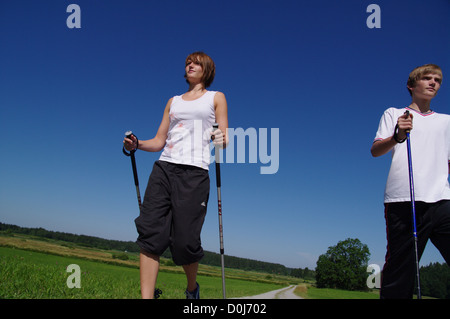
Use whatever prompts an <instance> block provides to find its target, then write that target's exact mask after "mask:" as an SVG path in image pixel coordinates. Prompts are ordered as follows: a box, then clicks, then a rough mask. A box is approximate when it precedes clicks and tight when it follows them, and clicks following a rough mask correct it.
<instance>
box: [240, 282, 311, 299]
mask: <svg viewBox="0 0 450 319" xmlns="http://www.w3.org/2000/svg"><path fill="white" fill-rule="evenodd" d="M296 287H297V286H295V285H291V286H289V287H285V288H281V289H278V290H272V291H269V292H266V293H263V294H260V295H255V296H247V297H241V298H238V299H303V298H301V297H299V296H297V295H296V294H294V290H295V288H296Z"/></svg>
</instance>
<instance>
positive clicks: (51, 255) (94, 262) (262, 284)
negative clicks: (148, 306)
mask: <svg viewBox="0 0 450 319" xmlns="http://www.w3.org/2000/svg"><path fill="white" fill-rule="evenodd" d="M123 254H124V252H119V251H108V250H101V249H96V248H89V247H83V246H79V245H76V244H74V243H67V242H62V241H56V240H52V239H45V238H40V237H33V236H29V235H19V234H1V233H0V299H139V298H140V297H141V296H140V281H139V256H138V254H136V253H126V255H127V257H128V259H127V260H121V259H117V258H114V256H117V255H123ZM71 264H75V265H78V266H79V268H80V288H76V287H73V288H69V287H68V284H67V282H68V281H69V284H70V283H72V282H73V280H71V275H72V274H73V273H72V272H68V271H67V267H68V266H69V265H71ZM225 264H226V257H225ZM225 274H226V292H227V298H237V297H243V296H252V295H258V294H262V293H265V292H268V291H271V290H276V289H280V288H283V287H287V286H289V285H296V286H297V288H296V290H295V293H296V294H297V295H299V296H300V297H302V298H304V299H378V298H379V293H378V291H377V290H374V291H373V292H355V291H345V290H338V289H318V288H315V287H314V285H313V283H310V282H304V281H303V280H302V279H299V278H295V277H289V276H280V275H276V274H268V273H260V272H253V271H244V270H239V269H229V268H226V269H225ZM198 282H199V284H200V286H201V290H200V297H201V298H202V299H221V298H222V277H221V269H220V267H213V266H207V265H199V274H198ZM157 287H158V288H160V289H161V290H162V291H163V294H162V296H161V299H184V298H185V295H184V291H185V289H186V277H185V275H184V272H183V270H182V268H181V267H179V266H174V264H173V262H171V260H167V259H164V258H161V266H160V272H159V275H158V281H157Z"/></svg>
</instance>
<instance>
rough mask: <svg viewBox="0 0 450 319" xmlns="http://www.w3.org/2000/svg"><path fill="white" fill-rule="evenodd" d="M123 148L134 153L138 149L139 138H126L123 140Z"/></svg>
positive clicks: (132, 136)
mask: <svg viewBox="0 0 450 319" xmlns="http://www.w3.org/2000/svg"><path fill="white" fill-rule="evenodd" d="M123 147H125V149H126V150H127V151H132V150H135V149H137V138H136V136H134V134H132V135H131V136H130V138H127V137H125V138H124V139H123Z"/></svg>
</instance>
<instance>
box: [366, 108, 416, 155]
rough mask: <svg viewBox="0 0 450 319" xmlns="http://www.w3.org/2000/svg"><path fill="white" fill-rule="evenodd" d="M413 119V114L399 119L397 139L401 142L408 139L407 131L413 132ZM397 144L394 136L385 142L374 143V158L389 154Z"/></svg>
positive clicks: (372, 149)
mask: <svg viewBox="0 0 450 319" xmlns="http://www.w3.org/2000/svg"><path fill="white" fill-rule="evenodd" d="M412 118H413V115H412V114H411V113H409V116H408V115H406V114H405V115H402V116H400V117H399V118H398V120H397V125H398V132H397V138H398V139H399V140H404V139H405V138H406V131H408V130H412ZM396 144H397V141H396V140H395V139H394V135H392V136H391V137H388V138H385V139H383V140H377V141H375V142H373V144H372V147H371V149H370V152H371V153H372V156H373V157H378V156H381V155H384V154H386V153H388V152H389V151H390V150H391V149H392V148H393V147H394V146H395V145H396Z"/></svg>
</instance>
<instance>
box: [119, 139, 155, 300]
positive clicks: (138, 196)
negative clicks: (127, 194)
mask: <svg viewBox="0 0 450 319" xmlns="http://www.w3.org/2000/svg"><path fill="white" fill-rule="evenodd" d="M131 135H134V134H133V132H131V131H127V132H125V137H126V138H131ZM134 137H136V143H137V144H136V148H135V149H134V150H131V151H130V152H127V150H126V149H125V147H122V152H123V153H124V154H125V155H126V156H129V157H130V158H131V167H132V168H133V176H134V185H135V186H136V195H137V200H138V204H139V211H141V205H142V203H141V192H140V191H139V179H138V174H137V169H136V158H135V157H134V153H135V152H136V150H137V149H138V147H139V139H138V138H137V136H136V135H134ZM161 295H162V291H161V289H159V288H155V292H154V294H153V296H154V298H155V299H158V298H159V297H160V296H161Z"/></svg>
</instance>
